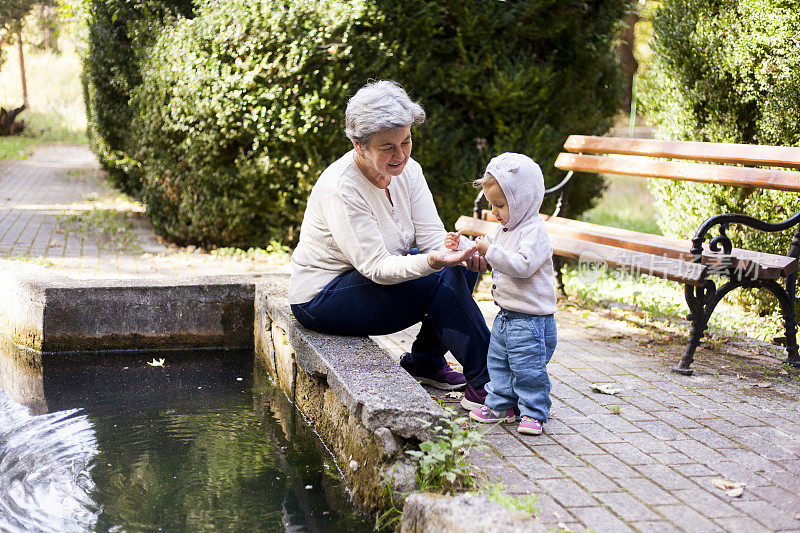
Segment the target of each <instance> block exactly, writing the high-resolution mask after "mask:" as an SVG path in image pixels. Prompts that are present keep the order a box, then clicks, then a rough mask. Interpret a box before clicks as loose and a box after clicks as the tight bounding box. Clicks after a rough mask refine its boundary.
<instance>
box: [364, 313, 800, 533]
mask: <svg viewBox="0 0 800 533" xmlns="http://www.w3.org/2000/svg"><path fill="white" fill-rule="evenodd" d="M480 305H481V309H482V310H483V311H484V315H485V316H486V317H487V321H488V322H489V323H491V321H492V320H493V318H494V314H495V312H496V311H495V309H496V308H495V307H494V304H492V303H491V302H480ZM585 314H586V312H585V311H584V310H576V309H575V308H574V307H571V306H569V305H563V304H562V305H561V306H560V308H559V311H558V314H557V315H556V317H557V322H558V333H559V344H558V348H557V349H556V353H555V355H554V356H553V360H552V361H551V363H550V365H548V369H549V372H550V376H551V378H552V381H553V389H552V397H553V417H552V419H551V420H550V422H548V423H547V424H546V425H545V433H544V434H543V435H542V436H539V437H529V436H522V435H519V434H518V433H517V432H516V425H514V424H506V425H502V426H495V427H492V428H490V429H489V430H488V432H487V435H486V438H487V441H488V443H489V449H488V450H486V451H482V452H476V453H475V454H474V456H473V464H475V465H476V466H477V467H478V468H479V469H480V470H481V471H483V472H484V473H486V474H487V475H488V477H489V478H490V479H491V480H494V481H499V482H501V483H503V484H504V485H505V486H506V487H507V488H508V492H510V493H513V494H527V493H534V494H538V495H539V508H540V510H541V512H540V518H541V519H542V521H543V522H544V523H546V524H549V525H552V526H554V527H559V526H560V527H563V528H567V529H571V530H575V531H583V530H584V529H585V528H589V529H591V530H594V531H597V532H598V533H602V532H613V533H617V532H625V531H642V532H650V531H659V532H660V531H691V532H695V531H746V532H748V533H755V532H758V531H800V401H798V400H800V372H798V371H797V370H785V369H783V368H782V367H781V366H780V365H779V364H778V363H777V362H776V361H775V360H774V359H772V358H771V357H769V356H764V355H761V356H760V357H759V354H760V353H768V352H771V351H773V350H772V349H771V347H768V346H760V347H759V346H758V343H752V342H750V343H749V345H750V346H751V347H750V348H749V349H750V350H751V351H752V352H753V353H752V357H747V356H746V354H745V356H743V355H742V350H740V349H736V350H735V351H736V352H737V355H736V356H732V358H731V360H728V359H726V358H725V357H723V354H724V353H725V347H724V346H723V347H721V348H718V349H715V350H706V349H701V350H699V352H698V356H697V359H698V363H696V367H695V375H694V376H691V377H684V376H678V375H676V374H672V373H670V371H669V368H670V367H671V366H672V365H673V364H674V363H675V362H676V361H677V354H678V353H679V351H680V349H681V348H682V341H683V339H682V338H681V337H680V336H679V337H678V338H675V339H671V338H670V336H669V335H666V340H665V339H664V338H663V337H664V335H663V334H659V333H658V332H654V331H652V330H651V329H649V328H646V327H640V326H637V325H635V324H631V323H630V322H629V321H625V320H621V319H615V318H613V317H611V318H609V317H607V316H605V315H604V314H603V313H598V312H591V313H589V314H588V315H587V316H584V315H585ZM416 331H417V328H411V329H409V330H406V331H404V332H401V333H398V334H396V335H391V336H388V337H376V340H377V341H378V342H379V343H381V344H382V345H383V346H384V347H385V348H386V349H387V350H388V351H390V352H391V353H392V354H393V355H395V356H396V357H397V358H399V356H400V355H401V354H402V353H403V351H406V350H407V349H408V347H409V346H410V345H411V343H412V342H413V339H414V336H415V335H416ZM654 337H655V338H656V339H659V337H662V338H661V341H664V343H663V344H661V345H659V344H658V343H654V342H653V339H654ZM753 346H755V347H753ZM717 352H719V353H717ZM710 360H714V361H716V362H718V363H719V364H720V367H718V368H715V367H711V366H707V365H706V364H705V362H704V361H709V362H710ZM451 364H453V365H454V366H457V364H456V363H455V361H452V360H451ZM723 365H724V366H726V367H727V368H722V366H723ZM747 370H749V372H748V371H747ZM742 372H744V373H745V374H747V375H744V374H742ZM784 372H788V374H784ZM737 376H738V377H737ZM765 376H769V377H770V378H769V379H767V377H765ZM592 383H615V384H618V385H619V387H621V388H623V389H624V390H623V391H622V392H620V393H618V394H617V395H613V396H611V395H606V394H600V393H596V392H593V391H592V389H591V387H590V385H591V384H592ZM429 390H430V391H431V393H432V394H434V395H435V396H438V397H441V398H443V399H444V400H445V401H446V402H448V403H450V404H452V405H453V406H454V407H456V408H457V409H459V410H460V407H458V406H457V402H458V400H457V399H452V398H446V397H444V395H443V394H442V393H440V392H438V391H434V390H433V389H429ZM461 412H464V413H465V411H461ZM715 478H725V479H727V480H730V481H732V482H736V483H744V484H745V489H744V493H743V494H742V495H741V496H740V497H731V496H728V495H727V494H726V493H725V491H724V490H721V489H718V488H716V487H715V486H714V485H712V483H711V480H712V479H715Z"/></svg>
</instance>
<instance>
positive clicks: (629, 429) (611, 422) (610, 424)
mask: <svg viewBox="0 0 800 533" xmlns="http://www.w3.org/2000/svg"><path fill="white" fill-rule="evenodd" d="M614 405H616V404H614ZM627 408H628V406H627V405H626V406H624V407H620V413H621V412H622V409H627ZM589 418H591V419H592V420H594V421H595V423H597V424H598V425H600V426H602V427H604V428H606V429H608V430H609V431H611V432H612V433H614V434H615V435H620V434H621V433H639V432H641V430H640V429H639V428H638V427H637V426H635V425H633V424H631V423H630V422H628V421H627V420H626V419H624V418H623V417H621V416H620V415H619V414H609V413H608V412H606V413H605V414H602V415H592V416H590V417H589ZM623 438H624V437H623Z"/></svg>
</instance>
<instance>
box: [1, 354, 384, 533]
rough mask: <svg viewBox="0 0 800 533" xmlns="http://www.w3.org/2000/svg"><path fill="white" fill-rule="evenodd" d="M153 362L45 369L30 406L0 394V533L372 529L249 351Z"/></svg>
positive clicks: (51, 362) (123, 358)
mask: <svg viewBox="0 0 800 533" xmlns="http://www.w3.org/2000/svg"><path fill="white" fill-rule="evenodd" d="M0 357H2V355H0ZM160 358H163V359H164V365H163V366H151V365H149V364H148V362H153V359H154V358H153V355H152V354H150V355H142V354H139V355H118V356H115V357H113V358H111V359H108V358H105V359H104V360H103V361H97V360H88V359H87V360H82V361H81V362H80V364H78V365H77V366H76V364H75V358H71V360H70V361H69V362H67V360H66V359H65V358H64V357H63V356H61V357H58V358H55V357H54V358H50V359H48V358H45V360H44V361H43V371H40V378H41V386H40V387H36V386H34V387H31V386H27V387H23V388H24V389H25V390H27V391H34V392H28V394H33V395H36V394H41V395H42V396H43V397H40V398H19V397H16V398H14V399H12V396H11V395H10V394H9V393H12V391H13V394H16V395H17V396H18V395H19V393H18V391H16V390H15V389H14V387H6V388H8V390H9V393H6V392H5V391H3V390H2V389H0V531H9V532H16V531H20V532H21V531H58V532H71V531H81V532H82V531H198V530H225V531H284V530H285V531H298V532H300V531H311V532H316V531H325V532H327V531H348V532H349V531H370V530H371V529H372V528H371V524H372V522H371V520H370V519H369V518H368V517H366V516H364V515H361V514H359V513H358V512H357V511H356V510H355V509H354V508H353V505H352V503H351V502H350V500H349V495H348V493H347V490H346V487H345V484H344V481H343V478H342V475H341V473H340V472H339V470H338V469H337V467H336V464H335V463H334V461H333V458H332V456H331V455H330V453H329V452H328V451H327V450H326V449H325V447H324V445H323V444H322V442H321V441H320V439H319V438H318V436H317V435H316V434H315V433H314V432H313V431H312V430H311V428H310V427H309V426H308V424H307V423H306V421H305V420H304V419H303V417H302V415H301V414H300V413H299V412H298V411H297V410H296V409H295V408H294V407H293V406H292V404H291V403H290V402H289V401H288V399H287V398H286V396H285V395H284V394H283V392H282V391H280V390H278V389H276V388H275V387H274V386H273V385H272V384H271V383H270V382H269V381H268V380H267V379H266V378H265V376H264V375H263V373H261V372H260V371H258V369H256V370H255V371H254V370H253V368H252V360H253V355H252V352H250V353H246V352H244V353H243V352H233V351H228V352H203V353H194V354H186V353H167V354H164V353H161V354H156V355H155V359H156V360H157V359H160ZM156 362H157V361H156ZM3 371H5V372H8V367H7V366H6V367H5V368H0V372H3ZM34 377H35V376H34ZM24 380H27V383H30V382H31V377H30V376H27V377H24ZM9 381H11V382H13V379H12V380H9V376H8V375H6V376H5V379H4V380H3V383H5V384H6V385H7V384H8V383H9ZM34 381H35V380H34ZM36 390H38V391H39V392H38V393H37V392H35V391H36ZM20 402H21V403H20ZM22 404H26V405H31V406H36V407H34V408H33V409H31V408H29V407H26V406H24V405H22ZM37 411H39V412H38V413H37Z"/></svg>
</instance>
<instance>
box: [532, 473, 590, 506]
mask: <svg viewBox="0 0 800 533" xmlns="http://www.w3.org/2000/svg"><path fill="white" fill-rule="evenodd" d="M536 484H537V485H539V487H540V488H541V489H542V490H543V491H544V493H545V494H547V495H548V496H550V497H552V498H554V499H555V500H556V501H557V502H559V503H560V504H561V505H563V506H565V507H567V508H572V507H588V506H592V505H598V503H597V500H596V499H594V498H593V497H592V496H590V495H589V493H587V492H586V491H585V490H583V489H582V488H581V487H580V486H578V485H577V484H576V483H575V482H574V481H571V480H569V479H540V480H537V481H536Z"/></svg>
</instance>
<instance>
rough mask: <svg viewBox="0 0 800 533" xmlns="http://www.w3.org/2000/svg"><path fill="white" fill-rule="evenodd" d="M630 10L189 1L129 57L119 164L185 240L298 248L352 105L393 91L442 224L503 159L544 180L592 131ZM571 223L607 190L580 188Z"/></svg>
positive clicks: (609, 103) (610, 95)
mask: <svg viewBox="0 0 800 533" xmlns="http://www.w3.org/2000/svg"><path fill="white" fill-rule="evenodd" d="M627 5H628V4H627V2H620V1H611V0H600V1H590V2H582V1H573V0H567V1H556V0H551V1H547V0H545V1H542V0H539V1H533V0H528V1H507V2H500V1H485V0H455V1H448V2H446V3H445V2H429V1H422V0H406V1H403V2H399V1H396V0H393V1H387V0H360V1H353V2H349V1H348V2H344V1H333V0H319V1H309V0H287V1H282V2H278V1H274V0H213V1H212V0H199V1H198V2H196V4H195V6H194V10H193V13H194V16H193V18H191V19H189V18H179V19H178V20H177V21H175V22H174V23H171V24H169V25H166V26H164V27H163V30H160V31H159V32H158V37H157V39H156V40H155V41H154V43H153V45H152V46H148V47H147V49H146V50H136V51H135V55H136V56H137V58H141V60H140V62H139V63H138V68H139V70H140V75H141V82H140V83H139V84H138V85H136V86H135V87H134V88H133V89H132V90H131V91H130V100H129V103H130V107H129V109H130V110H131V111H132V120H131V129H130V133H131V136H130V139H131V141H132V142H133V143H134V144H135V147H134V148H132V149H131V150H129V151H127V152H126V153H129V154H131V155H132V159H133V160H135V162H136V164H137V165H140V166H139V167H137V169H139V168H140V169H141V178H142V185H143V186H142V189H141V195H142V197H143V198H144V199H145V201H146V203H147V206H148V212H149V213H150V216H151V217H152V219H153V221H154V224H155V225H156V227H157V229H158V230H159V231H160V232H161V233H162V234H164V235H166V236H168V237H169V238H171V239H172V240H174V241H176V242H178V243H183V244H189V243H192V244H200V245H205V246H214V245H225V246H263V245H264V243H266V242H269V241H271V240H277V241H281V242H283V243H285V244H292V243H293V242H295V240H296V238H297V234H298V230H299V225H300V222H301V220H302V215H303V211H304V207H305V201H306V198H307V195H308V192H309V190H310V188H311V186H312V185H313V183H314V181H315V180H316V178H317V177H318V176H319V174H320V173H321V171H322V170H323V169H324V168H325V167H326V166H327V165H328V164H330V163H331V162H332V161H334V160H335V159H337V158H338V157H339V156H341V155H342V154H343V153H344V152H345V151H347V150H348V149H349V148H350V145H349V141H348V140H347V139H346V137H345V136H344V131H343V130H344V128H343V118H344V117H343V110H344V108H345V105H346V102H347V98H348V97H349V96H350V95H352V94H353V93H354V92H355V91H356V90H358V88H359V87H361V86H362V85H363V84H364V83H366V82H367V81H368V80H370V79H393V80H396V81H398V82H400V83H401V84H402V85H403V86H404V87H405V88H406V89H407V90H408V91H409V93H410V94H411V96H412V97H413V98H414V99H417V100H419V101H420V102H421V103H422V105H423V107H424V108H425V110H426V112H427V113H428V117H429V119H428V121H427V122H426V123H425V124H423V125H421V126H419V127H417V128H415V131H414V152H413V154H412V155H413V157H414V158H415V159H417V160H418V161H419V162H420V163H421V164H422V167H423V169H424V171H425V173H426V177H427V179H428V182H429V184H430V187H431V189H432V191H433V193H434V197H435V199H436V201H437V205H438V208H439V210H440V214H441V215H442V218H443V220H444V221H445V223H446V224H448V225H450V226H452V223H453V221H454V220H455V218H456V217H457V216H458V215H459V214H463V213H467V212H470V208H471V202H472V199H473V196H474V194H475V191H474V189H473V188H472V187H471V186H470V183H471V181H472V180H473V179H475V178H476V177H477V176H479V175H480V173H481V172H482V170H483V168H484V166H485V165H486V163H487V162H488V161H489V159H490V158H491V157H492V156H493V155H496V154H497V153H499V152H502V151H507V150H513V151H519V152H524V153H527V154H529V155H531V156H532V157H533V158H534V159H536V160H537V161H538V162H539V163H540V164H541V166H542V168H543V169H544V170H545V179H546V181H547V183H548V184H549V185H550V184H553V183H555V182H556V181H558V180H559V179H560V178H561V177H562V174H561V173H560V172H558V171H555V170H554V169H553V168H552V163H553V161H554V160H555V157H556V155H557V153H558V151H559V148H560V146H561V145H562V144H563V142H564V140H565V139H566V137H567V136H568V135H569V134H571V133H584V134H602V133H604V132H605V131H607V129H608V128H609V126H610V120H611V118H612V117H613V116H614V115H615V113H616V111H617V109H618V106H619V102H620V101H621V90H622V84H621V80H620V76H619V72H618V66H617V63H616V57H615V53H614V49H613V44H614V39H615V36H616V35H617V33H618V30H619V26H620V20H621V19H622V17H623V16H624V14H625V12H626V9H627ZM582 179H583V180H584V181H583V182H582V183H580V184H579V185H578V186H576V187H574V188H573V190H572V195H571V197H570V212H571V214H572V215H576V214H579V213H581V212H582V211H583V210H585V209H587V208H588V207H590V205H591V204H592V201H593V200H594V199H595V197H596V196H597V194H598V193H599V191H601V190H602V188H603V182H602V180H601V179H600V178H598V177H596V176H594V177H591V176H585V177H583V178H582Z"/></svg>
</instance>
